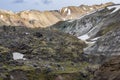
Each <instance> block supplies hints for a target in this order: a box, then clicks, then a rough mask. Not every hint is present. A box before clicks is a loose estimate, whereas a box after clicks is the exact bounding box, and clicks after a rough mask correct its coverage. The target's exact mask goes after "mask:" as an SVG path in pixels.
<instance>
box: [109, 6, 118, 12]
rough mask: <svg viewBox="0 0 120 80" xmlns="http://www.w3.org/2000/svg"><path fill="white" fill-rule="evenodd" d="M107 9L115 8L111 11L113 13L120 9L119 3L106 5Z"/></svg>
mask: <svg viewBox="0 0 120 80" xmlns="http://www.w3.org/2000/svg"><path fill="white" fill-rule="evenodd" d="M107 8H108V9H109V10H111V9H113V8H115V9H114V10H113V11H112V12H111V13H115V12H116V11H118V10H120V5H114V6H109V7H107Z"/></svg>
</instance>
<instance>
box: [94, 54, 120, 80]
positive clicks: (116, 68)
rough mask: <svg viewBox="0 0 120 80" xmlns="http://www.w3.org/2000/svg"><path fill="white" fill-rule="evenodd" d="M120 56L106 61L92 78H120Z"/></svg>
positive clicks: (116, 79) (107, 79)
mask: <svg viewBox="0 0 120 80" xmlns="http://www.w3.org/2000/svg"><path fill="white" fill-rule="evenodd" d="M119 75H120V56H117V57H114V58H111V59H110V60H109V61H107V62H105V63H104V64H103V65H102V66H101V67H100V68H99V69H98V70H97V72H96V73H95V77H94V79H92V80H120V76H119Z"/></svg>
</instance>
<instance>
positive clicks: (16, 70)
mask: <svg viewBox="0 0 120 80" xmlns="http://www.w3.org/2000/svg"><path fill="white" fill-rule="evenodd" d="M85 46H86V44H85V42H83V41H81V40H79V39H77V38H76V37H74V36H71V35H69V34H65V33H61V32H59V31H57V30H52V29H39V28H36V29H31V28H26V27H22V26H21V27H15V26H1V27H0V80H33V79H34V80H58V79H59V78H60V79H61V78H64V79H65V80H68V79H69V80H74V79H78V80H79V79H83V80H84V79H85V78H84V75H86V74H87V75H86V77H88V78H89V77H90V75H91V74H90V72H87V70H86V69H87V66H88V64H89V63H87V62H85V61H82V58H81V56H82V53H83V48H84V47H85ZM70 75H71V76H73V77H71V76H70ZM16 76H17V77H16ZM46 76H47V77H46ZM70 77H71V78H70Z"/></svg>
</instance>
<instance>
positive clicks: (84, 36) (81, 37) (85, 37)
mask: <svg viewBox="0 0 120 80" xmlns="http://www.w3.org/2000/svg"><path fill="white" fill-rule="evenodd" d="M89 38H90V37H89V36H88V35H87V34H85V35H82V36H79V37H78V39H81V40H87V39H89Z"/></svg>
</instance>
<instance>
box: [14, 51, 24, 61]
mask: <svg viewBox="0 0 120 80" xmlns="http://www.w3.org/2000/svg"><path fill="white" fill-rule="evenodd" d="M23 57H24V55H23V54H21V53H19V52H14V53H13V59H14V60H18V59H23V60H25V58H23Z"/></svg>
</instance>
